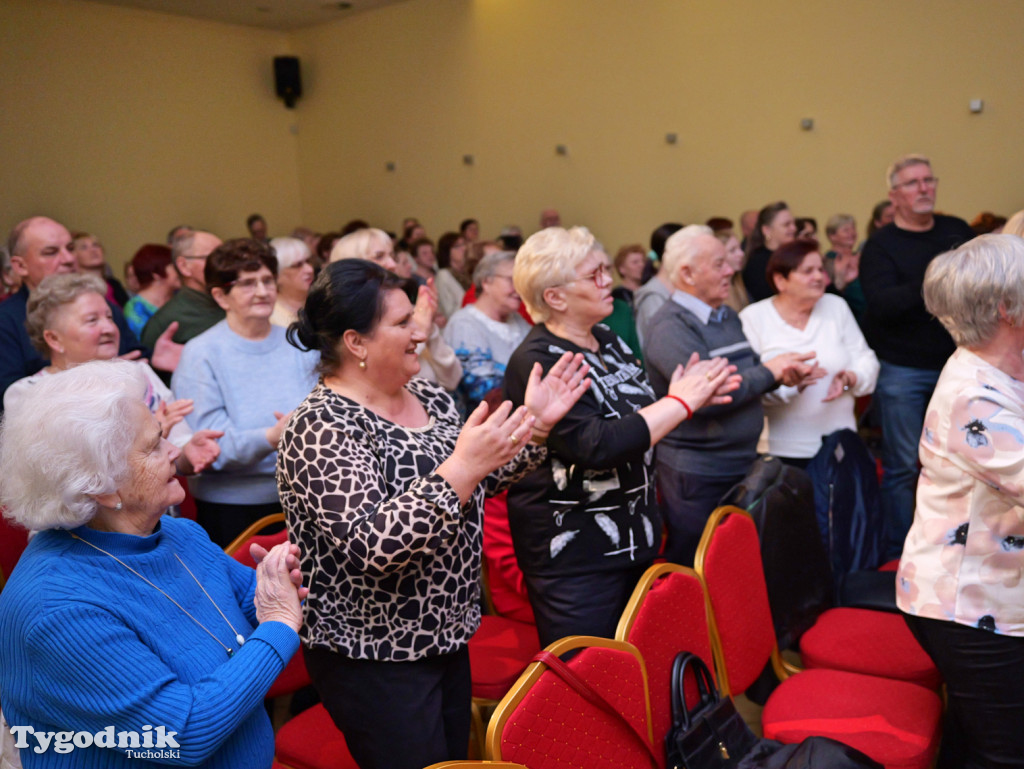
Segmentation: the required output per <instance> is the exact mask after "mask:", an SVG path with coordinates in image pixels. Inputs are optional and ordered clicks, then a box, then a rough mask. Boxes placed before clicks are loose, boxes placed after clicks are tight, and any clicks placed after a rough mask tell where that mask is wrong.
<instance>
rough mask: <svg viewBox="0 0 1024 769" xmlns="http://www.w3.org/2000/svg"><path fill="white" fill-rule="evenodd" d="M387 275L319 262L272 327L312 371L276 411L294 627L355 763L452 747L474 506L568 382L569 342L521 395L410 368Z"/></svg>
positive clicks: (357, 265) (440, 755)
mask: <svg viewBox="0 0 1024 769" xmlns="http://www.w3.org/2000/svg"><path fill="white" fill-rule="evenodd" d="M403 288H405V284H404V282H403V281H402V280H401V279H400V278H398V277H397V276H396V275H394V274H393V273H390V272H388V271H387V270H385V269H384V268H382V267H380V266H379V265H376V264H374V263H372V262H368V261H364V260H359V259H352V260H342V261H339V262H335V263H332V264H331V265H329V266H328V267H327V268H326V269H325V270H324V271H323V272H322V273H321V274H320V276H319V278H318V279H317V281H316V282H315V283H314V285H313V287H312V289H311V290H310V293H309V297H308V298H307V300H306V305H305V307H304V308H303V309H302V310H300V312H299V317H298V320H297V321H296V322H295V323H294V324H292V326H291V327H290V329H289V338H290V339H291V340H292V341H293V343H295V344H296V345H297V346H299V347H301V348H303V349H308V350H316V351H317V352H319V353H320V361H321V365H320V372H321V380H320V383H319V385H318V386H317V387H316V388H315V389H314V390H313V392H312V393H311V394H310V395H309V397H308V398H307V399H306V400H305V402H304V403H303V404H302V405H300V406H299V407H298V408H297V409H296V411H295V413H294V415H293V417H292V419H291V421H290V423H289V424H288V426H287V428H286V430H285V433H284V436H283V438H282V441H281V445H280V450H279V456H278V470H277V472H278V486H279V489H280V493H281V503H282V505H283V507H284V509H285V512H286V515H287V519H288V528H289V531H290V532H291V535H292V537H293V541H295V542H296V543H297V544H298V545H299V546H300V548H301V550H302V571H303V574H304V575H305V576H306V579H307V580H308V584H309V587H310V594H309V598H308V599H307V601H306V607H305V617H304V620H305V622H304V630H303V641H304V643H305V646H306V655H305V657H306V664H307V666H308V668H309V671H310V674H311V676H312V678H313V681H314V683H315V684H316V686H317V689H318V690H319V692H320V695H321V697H322V699H323V702H324V706H325V707H326V708H327V710H328V712H329V713H330V714H331V717H332V718H333V720H334V722H335V723H336V724H337V725H338V727H339V728H340V729H341V730H342V732H343V733H344V734H345V738H346V741H347V742H348V746H349V749H350V750H351V752H352V755H353V757H354V758H355V759H356V761H357V763H358V764H359V766H360V767H362V769H376V768H377V767H388V769H391V768H392V767H393V768H395V769H405V768H408V769H420V768H421V767H423V766H426V765H428V764H432V763H435V762H439V761H443V760H446V759H453V758H459V757H465V752H466V748H467V745H468V741H469V723H470V719H469V712H470V701H471V691H470V671H469V655H468V652H467V647H466V644H467V642H468V641H469V638H470V637H471V636H472V635H473V633H474V632H475V631H476V629H477V627H478V625H479V623H480V604H479V598H480V595H479V578H480V554H481V509H482V505H483V499H484V496H485V494H493V493H496V492H498V491H501V490H502V489H504V488H505V487H506V486H507V485H508V484H509V483H511V482H512V481H514V480H516V479H517V478H519V477H521V476H522V475H523V474H524V473H526V472H529V470H531V469H532V468H533V467H535V466H536V465H537V464H538V463H539V462H541V461H542V460H543V458H544V456H545V454H546V449H545V448H544V445H543V444H544V441H545V439H546V436H547V433H548V431H550V429H551V427H552V426H553V425H555V424H556V423H557V422H558V421H559V419H561V418H562V416H563V415H564V414H565V413H566V412H567V411H568V410H569V408H571V407H572V405H573V404H574V403H575V402H576V401H577V400H578V399H579V397H580V395H582V394H583V392H584V391H585V390H586V388H587V387H588V385H589V381H588V380H586V379H585V378H584V377H585V376H586V373H587V367H586V366H585V365H583V363H582V356H573V355H565V356H563V357H562V359H561V360H560V361H559V363H558V364H557V365H556V366H555V367H554V368H553V369H552V371H551V372H550V373H549V374H548V376H546V377H544V378H543V379H542V378H541V372H540V367H539V366H538V367H537V368H536V370H535V371H534V372H533V374H532V376H531V378H530V384H529V386H528V387H527V392H526V397H525V400H524V405H522V406H521V407H520V408H518V409H515V410H513V408H512V405H511V404H510V403H505V404H503V405H501V406H499V407H498V408H497V409H495V410H494V411H493V413H489V412H488V408H487V406H486V405H483V404H482V405H481V406H480V407H478V408H477V409H476V410H475V411H473V413H472V414H470V416H469V418H468V419H467V420H466V423H465V425H463V424H462V422H461V419H460V417H459V414H458V411H457V409H456V408H455V404H454V402H453V401H452V399H451V396H450V395H449V394H448V393H447V392H446V391H445V390H443V389H442V388H441V387H440V386H438V385H436V384H434V383H432V382H429V381H427V380H425V379H423V378H420V377H415V378H414V374H416V372H417V371H418V370H419V362H418V359H417V355H416V346H417V344H418V343H420V342H422V341H423V339H424V333H423V330H422V329H420V328H418V327H417V326H416V324H415V322H414V320H413V314H412V311H413V305H412V303H411V302H410V301H409V299H408V297H407V295H406V293H405V292H404V291H403Z"/></svg>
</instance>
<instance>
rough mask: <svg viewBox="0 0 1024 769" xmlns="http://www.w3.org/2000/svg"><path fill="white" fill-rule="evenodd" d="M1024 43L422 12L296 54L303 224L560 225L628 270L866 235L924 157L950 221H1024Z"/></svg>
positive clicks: (655, 2) (777, 21)
mask: <svg viewBox="0 0 1024 769" xmlns="http://www.w3.org/2000/svg"><path fill="white" fill-rule="evenodd" d="M1021 29H1024V3H1020V2H1017V0H972V2H970V3H964V2H962V0H932V2H929V3H927V4H924V3H919V2H912V1H911V0H858V1H857V2H849V0H803V1H800V2H798V1H796V0H788V1H786V2H774V3H766V2H763V0H726V1H724V2H723V0H687V1H686V2H680V1H679V0H600V1H599V2H597V1H595V0H412V1H411V2H408V3H402V4H399V5H397V6H394V7H391V8H385V9H382V10H380V11H378V12H374V13H367V14H364V15H362V16H360V17H358V18H355V19H351V20H347V21H342V22H336V23H333V24H331V25H327V26H322V27H318V28H314V29H310V30H307V31H303V32H300V33H297V34H295V35H294V36H293V44H294V47H295V50H296V52H297V53H298V54H299V55H300V56H301V58H302V61H303V67H304V70H305V71H304V74H305V75H306V76H307V84H308V86H309V88H308V98H306V99H305V100H304V101H303V103H302V104H301V105H300V108H299V113H300V119H301V126H302V136H301V138H300V143H299V173H300V184H301V187H302V190H303V192H304V202H305V208H304V213H305V215H306V216H307V218H309V219H310V220H311V221H315V222H317V223H318V224H319V225H321V226H325V225H327V224H330V223H340V222H342V221H344V220H345V219H346V218H348V217H350V216H357V215H358V216H364V217H368V218H371V219H372V220H373V221H375V222H380V223H383V224H385V225H388V226H390V227H392V228H395V227H397V226H398V225H399V223H400V220H401V217H402V216H404V215H406V214H413V215H418V216H420V217H421V218H422V219H423V220H424V221H425V223H426V225H427V227H428V230H429V231H430V232H431V233H432V234H439V233H440V232H441V231H442V230H443V229H447V228H449V227H452V226H454V225H455V224H456V223H457V222H458V221H459V220H460V219H461V218H463V217H466V216H476V217H478V218H479V219H480V220H481V223H482V225H483V230H484V234H485V235H488V236H493V235H495V234H497V232H498V230H499V229H500V228H501V226H502V225H504V224H506V223H508V222H511V221H514V222H517V223H519V224H521V225H522V226H523V227H524V228H532V227H534V226H536V222H537V215H538V212H539V210H540V209H541V208H542V207H544V206H549V205H554V206H557V207H559V208H560V209H561V211H562V214H563V220H564V221H566V222H567V223H583V224H587V225H589V226H590V227H591V228H592V229H593V230H594V231H595V232H596V233H597V234H598V236H599V237H601V238H602V239H604V240H605V242H606V245H607V246H608V247H609V248H614V247H617V245H618V244H620V243H622V242H625V241H627V240H646V238H647V236H648V234H649V233H650V231H651V229H652V228H653V227H654V226H656V225H657V224H659V223H661V222H663V221H666V220H682V221H684V222H692V221H698V220H699V221H703V220H704V219H706V218H707V217H708V216H711V215H716V214H725V215H728V216H731V217H734V218H735V217H736V216H737V215H738V214H739V212H740V211H741V210H742V209H745V208H756V207H760V206H761V205H763V204H765V203H767V202H769V201H771V200H775V199H778V198H784V199H786V200H787V201H788V202H789V203H790V205H791V206H792V208H793V209H794V211H795V212H796V213H797V214H805V215H813V216H816V217H818V218H819V220H824V219H825V218H827V217H828V216H829V215H830V214H832V213H836V212H838V211H846V212H850V213H853V214H854V215H856V216H857V218H858V220H859V224H860V225H861V226H863V225H864V224H865V218H866V216H867V213H868V212H869V211H870V209H871V207H872V205H873V204H874V203H875V202H877V201H878V200H880V199H881V198H883V197H884V195H885V188H884V186H883V176H884V169H885V166H886V165H887V163H888V162H889V161H890V160H892V159H893V158H894V157H895V156H896V155H898V154H901V153H904V152H909V151H917V152H924V153H927V154H930V155H931V156H932V157H933V159H934V166H935V171H936V173H937V175H939V176H940V177H941V179H942V185H941V189H940V193H939V205H940V207H941V208H943V209H945V210H948V211H950V212H954V213H957V214H959V215H961V216H964V217H967V218H971V217H973V216H974V215H975V214H976V213H977V212H978V211H980V210H982V209H993V210H996V211H1000V212H1002V213H1006V214H1009V213H1011V212H1012V211H1015V210H1017V209H1019V208H1021V207H1024V189H1022V186H1021V179H1022V178H1024V153H1021V151H1020V146H1019V137H1020V135H1021V128H1020V126H1021V125H1024V88H1021V85H1020V73H1021V72H1024V46H1022V45H1021V44H1020V30H1021ZM976 97H977V98H984V99H985V104H986V108H985V112H984V113H983V114H981V115H971V114H969V112H968V102H969V100H970V99H971V98H976ZM803 117H813V118H814V120H815V128H814V130H813V131H811V132H804V131H801V130H800V128H799V121H800V119H801V118H803ZM668 132H676V133H678V134H679V143H678V144H677V145H676V146H674V147H673V146H669V145H667V144H666V143H665V141H664V136H665V134H666V133H668ZM558 143H565V144H567V145H568V147H569V155H568V157H558V156H556V155H555V152H554V147H555V145H556V144H558ZM465 153H472V154H474V155H475V157H476V165H474V166H473V167H471V168H467V167H465V166H463V165H462V163H461V158H462V155H463V154H465ZM389 160H390V161H394V162H395V163H396V164H397V171H396V172H394V173H387V172H386V171H385V170H384V164H385V162H387V161H389ZM822 223H823V221H822Z"/></svg>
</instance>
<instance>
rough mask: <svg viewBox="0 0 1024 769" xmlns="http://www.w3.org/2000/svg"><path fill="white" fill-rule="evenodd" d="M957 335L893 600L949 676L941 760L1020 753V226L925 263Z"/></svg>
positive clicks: (1014, 760)
mask: <svg viewBox="0 0 1024 769" xmlns="http://www.w3.org/2000/svg"><path fill="white" fill-rule="evenodd" d="M924 297H925V303H926V304H927V307H928V310H929V312H931V313H932V314H933V315H935V316H936V317H937V318H938V319H939V320H940V321H942V324H943V325H944V326H945V327H946V329H947V330H948V331H949V333H950V334H951V335H952V336H953V339H954V340H955V341H956V343H957V349H956V352H954V353H953V355H952V356H951V357H950V359H949V361H948V362H947V363H946V366H945V367H944V368H943V370H942V375H941V376H940V377H939V381H938V384H937V385H936V387H935V392H934V394H933V395H932V399H931V402H930V403H929V404H928V411H927V414H926V417H925V421H924V431H923V434H922V436H921V443H920V459H921V479H920V482H919V483H918V488H917V510H916V512H915V515H914V522H913V525H912V526H911V528H910V532H909V534H908V535H907V539H906V543H905V545H904V549H903V558H902V560H901V561H900V569H899V575H898V580H897V590H896V593H897V596H896V598H897V603H898V605H899V608H900V609H901V610H902V611H903V612H904V613H905V616H906V619H907V623H908V624H909V625H910V628H911V630H912V631H913V632H914V634H915V635H916V636H917V638H918V640H919V641H920V642H921V644H922V646H924V648H925V650H926V651H927V652H928V653H929V655H931V657H932V659H933V660H934V661H935V664H936V666H937V667H938V668H939V670H940V671H941V672H942V675H943V677H944V678H945V679H946V684H947V688H948V701H949V707H948V710H947V723H946V726H945V732H944V734H943V739H942V751H941V753H940V757H939V762H938V766H939V767H953V766H955V767H994V766H1000V767H1003V766H1015V767H1022V766H1024V728H1022V726H1024V355H1022V353H1024V240H1022V239H1021V238H1018V237H1016V236H1014V235H983V236H981V237H978V238H975V239H974V240H972V241H970V242H969V243H967V244H965V245H963V246H961V247H960V248H958V249H956V250H955V251H950V252H948V253H945V254H942V255H941V256H938V257H936V258H935V260H934V261H932V263H931V265H929V267H928V272H927V273H926V275H925V281H924Z"/></svg>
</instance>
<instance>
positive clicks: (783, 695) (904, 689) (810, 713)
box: [761, 670, 942, 769]
mask: <svg viewBox="0 0 1024 769" xmlns="http://www.w3.org/2000/svg"><path fill="white" fill-rule="evenodd" d="M941 712H942V702H941V701H940V699H939V697H938V695H937V694H936V693H935V692H933V691H929V690H928V689H925V688H924V687H921V686H915V685H914V684H910V683H907V682H906V681H893V680H890V679H885V678H876V677H874V676H864V675H858V674H857V673H847V672H846V671H842V670H805V671H804V672H802V673H799V674H797V675H795V676H792V677H790V678H787V679H786V680H785V681H783V682H782V684H780V685H779V687H778V688H777V689H776V690H775V691H774V692H773V693H772V695H771V697H769V698H768V702H767V703H765V706H764V710H763V711H762V713H761V723H762V726H763V727H764V736H765V737H768V738H769V739H773V740H779V741H781V742H785V743H794V742H800V741H801V740H803V739H805V738H807V737H810V736H812V735H820V736H823V737H831V738H832V739H834V740H838V741H840V742H843V743H846V744H847V745H850V746H852V747H854V748H856V749H857V750H860V751H862V752H863V753H866V754H867V755H868V756H870V757H871V758H873V759H875V760H876V761H878V762H879V763H881V764H884V765H885V766H886V767H887V769H924V767H927V766H928V765H929V763H930V762H931V760H932V757H933V756H934V755H935V751H936V749H937V748H938V744H939V716H940V714H941Z"/></svg>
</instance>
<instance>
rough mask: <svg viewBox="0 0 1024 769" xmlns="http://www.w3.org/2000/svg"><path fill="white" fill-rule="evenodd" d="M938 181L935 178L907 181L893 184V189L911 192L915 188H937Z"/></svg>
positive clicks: (928, 177)
mask: <svg viewBox="0 0 1024 769" xmlns="http://www.w3.org/2000/svg"><path fill="white" fill-rule="evenodd" d="M938 185H939V179H938V177H937V176H926V177H924V178H923V179H910V180H909V181H905V182H900V183H899V184H894V185H893V187H894V188H898V189H901V190H912V189H914V188H916V187H937V186H938Z"/></svg>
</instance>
